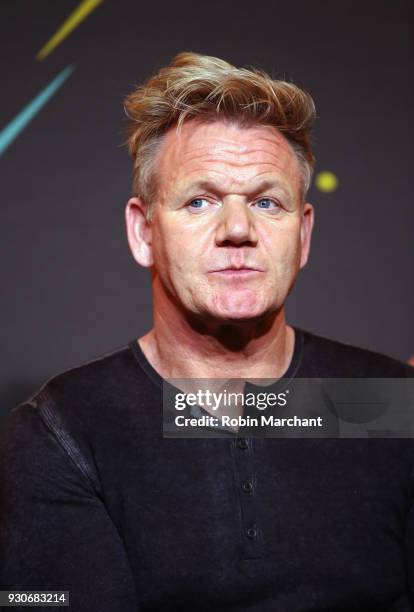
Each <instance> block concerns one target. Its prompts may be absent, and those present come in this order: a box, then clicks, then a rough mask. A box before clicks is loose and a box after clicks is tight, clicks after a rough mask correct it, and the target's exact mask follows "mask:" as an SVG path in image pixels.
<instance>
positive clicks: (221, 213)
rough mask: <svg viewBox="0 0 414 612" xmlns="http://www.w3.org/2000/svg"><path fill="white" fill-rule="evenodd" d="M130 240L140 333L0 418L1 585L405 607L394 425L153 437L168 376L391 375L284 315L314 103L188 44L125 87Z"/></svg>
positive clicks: (274, 606)
mask: <svg viewBox="0 0 414 612" xmlns="http://www.w3.org/2000/svg"><path fill="white" fill-rule="evenodd" d="M126 110H127V114H128V116H129V118H130V135H129V148H130V152H131V154H132V157H133V159H134V185H133V192H134V195H133V197H131V199H130V200H129V202H128V203H127V207H126V225H127V233H128V239H129V244H130V247H131V251H132V254H133V256H134V258H135V259H136V261H137V262H138V263H139V264H140V265H142V266H146V267H148V268H150V270H151V275H152V286H153V306H154V326H153V329H152V330H151V331H149V332H148V333H147V334H146V335H145V336H143V337H142V338H140V339H139V340H138V341H133V342H131V343H130V344H129V345H128V346H125V347H123V348H121V349H119V350H116V351H113V352H112V353H110V354H107V355H105V356H103V357H101V358H99V359H95V360H94V361H92V362H89V363H86V364H83V365H81V366H79V367H77V368H74V369H73V370H70V371H68V372H65V373H63V374H61V375H59V376H57V377H55V378H54V379H52V380H51V381H49V382H48V383H47V384H46V385H45V386H44V387H43V388H42V389H41V390H40V391H39V393H38V394H36V395H35V397H34V398H32V399H31V400H30V401H28V402H26V403H24V404H22V405H21V406H19V407H17V408H15V409H14V410H13V411H12V412H11V415H10V419H9V428H8V434H7V440H6V442H7V444H6V450H5V452H4V453H3V477H2V482H3V486H2V491H3V492H2V498H3V499H2V525H3V526H2V540H3V545H4V550H5V552H6V556H5V557H6V558H5V562H4V564H3V570H2V571H3V574H2V584H3V589H20V590H69V591H70V603H71V607H72V609H74V610H76V611H78V610H82V611H84V610H85V611H91V610H96V611H97V612H98V611H99V612H102V611H105V610H108V611H111V612H114V611H118V610H119V611H121V610H122V612H126V611H132V610H148V611H149V610H180V611H181V610H194V611H198V610H207V611H214V610H233V611H242V610H246V611H247V610H249V611H250V612H253V611H261V612H275V611H278V612H285V611H286V612H295V611H307V610H309V611H310V610H330V611H336V610H338V611H339V610H340V611H341V612H343V611H345V610H361V611H362V610H363V611H367V610H375V611H378V610H389V611H391V610H392V611H394V612H396V611H398V612H403V611H404V612H407V611H408V610H412V609H413V608H412V606H413V605H414V586H413V585H414V576H413V567H414V565H413V559H412V557H413V552H414V551H413V530H414V520H413V516H414V514H413V512H414V510H413V508H412V485H413V481H412V470H413V465H414V446H413V444H412V442H411V441H410V440H409V439H406V440H405V439H401V440H397V439H388V440H381V439H371V440H364V439H354V440H342V439H260V438H243V437H238V438H234V437H226V438H224V439H223V438H222V437H221V438H220V437H218V438H208V439H195V440H194V439H193V440H190V439H168V438H163V435H162V387H163V379H167V378H187V379H193V378H200V377H202V378H210V379H217V378H229V379H244V380H250V379H258V378H270V379H279V378H280V377H283V378H285V379H289V380H292V379H294V378H301V377H307V378H324V377H329V378H346V377H349V378H353V377H358V378H362V377H365V378H383V377H385V378H386V377H388V378H406V377H412V375H413V370H412V368H410V367H409V366H407V365H404V364H402V363H400V362H398V361H396V360H394V359H391V358H390V357H386V356H383V355H379V354H376V353H372V352H369V351H366V350H363V349H359V348H355V347H351V346H348V345H344V344H341V343H338V342H334V341H331V340H327V339H323V338H320V337H317V336H315V335H313V334H310V333H309V332H305V331H303V330H300V329H294V328H292V327H291V326H289V325H288V324H287V323H286V319H285V311H284V304H285V301H286V298H287V296H288V294H289V292H290V290H291V289H292V287H293V284H294V282H295V279H296V277H297V274H298V272H299V270H300V269H301V268H302V267H303V266H305V264H306V262H307V259H308V254H309V249H310V241H311V234H312V226H313V219H314V212H313V208H312V206H311V204H309V203H308V202H307V201H306V193H307V189H308V187H309V184H310V179H311V173H312V168H313V162H314V158H313V154H312V151H311V147H310V140H309V132H310V129H311V126H312V122H313V118H314V106H313V102H312V99H311V98H310V96H309V95H308V94H307V93H306V92H304V91H302V90H301V89H299V88H297V87H296V86H294V85H292V84H289V83H285V82H280V81H274V80H272V79H271V78H270V77H269V76H267V75H266V74H264V73H260V72H254V71H249V70H245V69H236V68H234V67H233V66H231V65H230V64H227V63H226V62H224V61H222V60H220V59H217V58H211V57H207V56H200V55H196V54H192V53H182V54H180V55H178V56H177V57H176V58H175V60H174V61H173V63H172V64H171V65H170V66H168V67H166V68H163V69H162V70H161V71H160V72H159V73H158V74H157V75H155V76H154V77H152V78H151V79H149V80H148V81H147V82H146V83H145V84H144V85H142V86H141V87H139V88H137V89H136V90H135V91H134V92H133V93H132V94H131V95H130V96H128V98H127V100H126Z"/></svg>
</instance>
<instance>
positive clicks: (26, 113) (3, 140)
mask: <svg viewBox="0 0 414 612" xmlns="http://www.w3.org/2000/svg"><path fill="white" fill-rule="evenodd" d="M74 70H75V66H68V67H67V68H65V69H64V70H62V72H61V73H60V74H58V75H57V77H56V78H54V79H53V81H52V82H51V83H49V85H47V87H45V88H44V90H43V91H41V92H40V93H39V94H38V95H37V96H36V97H35V98H33V100H32V101H31V102H30V103H29V104H28V105H27V106H26V107H25V108H24V109H23V110H22V111H20V113H19V114H18V115H16V117H14V119H12V120H11V121H10V123H9V124H8V125H6V127H5V128H4V129H3V130H2V131H1V132H0V155H2V154H3V153H4V152H5V150H6V149H7V148H8V147H9V146H10V145H11V143H12V142H13V140H15V139H16V138H17V136H18V135H19V134H20V133H21V132H22V131H23V130H24V128H25V127H26V125H27V124H28V123H30V121H31V120H32V119H33V118H34V117H35V116H36V115H37V113H38V112H39V111H41V110H42V108H43V107H44V106H45V104H46V103H47V102H48V100H49V99H50V98H51V97H52V96H53V94H54V93H56V91H57V90H58V89H59V87H61V86H62V85H63V83H64V82H65V81H66V79H67V78H68V77H69V76H70V75H71V74H72V72H73V71H74Z"/></svg>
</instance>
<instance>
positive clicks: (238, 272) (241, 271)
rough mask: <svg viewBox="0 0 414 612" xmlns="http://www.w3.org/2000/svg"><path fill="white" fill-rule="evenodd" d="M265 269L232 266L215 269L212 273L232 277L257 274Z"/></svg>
mask: <svg viewBox="0 0 414 612" xmlns="http://www.w3.org/2000/svg"><path fill="white" fill-rule="evenodd" d="M262 273H263V270H259V269H258V268H236V267H234V266H231V267H229V268H222V269H221V270H213V271H212V272H210V274H214V275H220V276H230V277H236V278H237V277H246V276H255V275H257V274H262Z"/></svg>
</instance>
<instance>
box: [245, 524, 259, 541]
mask: <svg viewBox="0 0 414 612" xmlns="http://www.w3.org/2000/svg"><path fill="white" fill-rule="evenodd" d="M246 535H247V537H248V538H249V539H250V540H254V539H255V538H256V537H257V529H256V527H249V528H248V529H246Z"/></svg>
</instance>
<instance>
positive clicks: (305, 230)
mask: <svg viewBox="0 0 414 612" xmlns="http://www.w3.org/2000/svg"><path fill="white" fill-rule="evenodd" d="M314 219H315V213H314V208H313V206H312V204H309V203H308V202H306V204H304V205H303V211H302V225H301V228H300V242H301V255H300V267H301V268H303V267H304V266H306V264H307V261H308V257H309V251H310V245H311V237H312V229H313V222H314Z"/></svg>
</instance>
